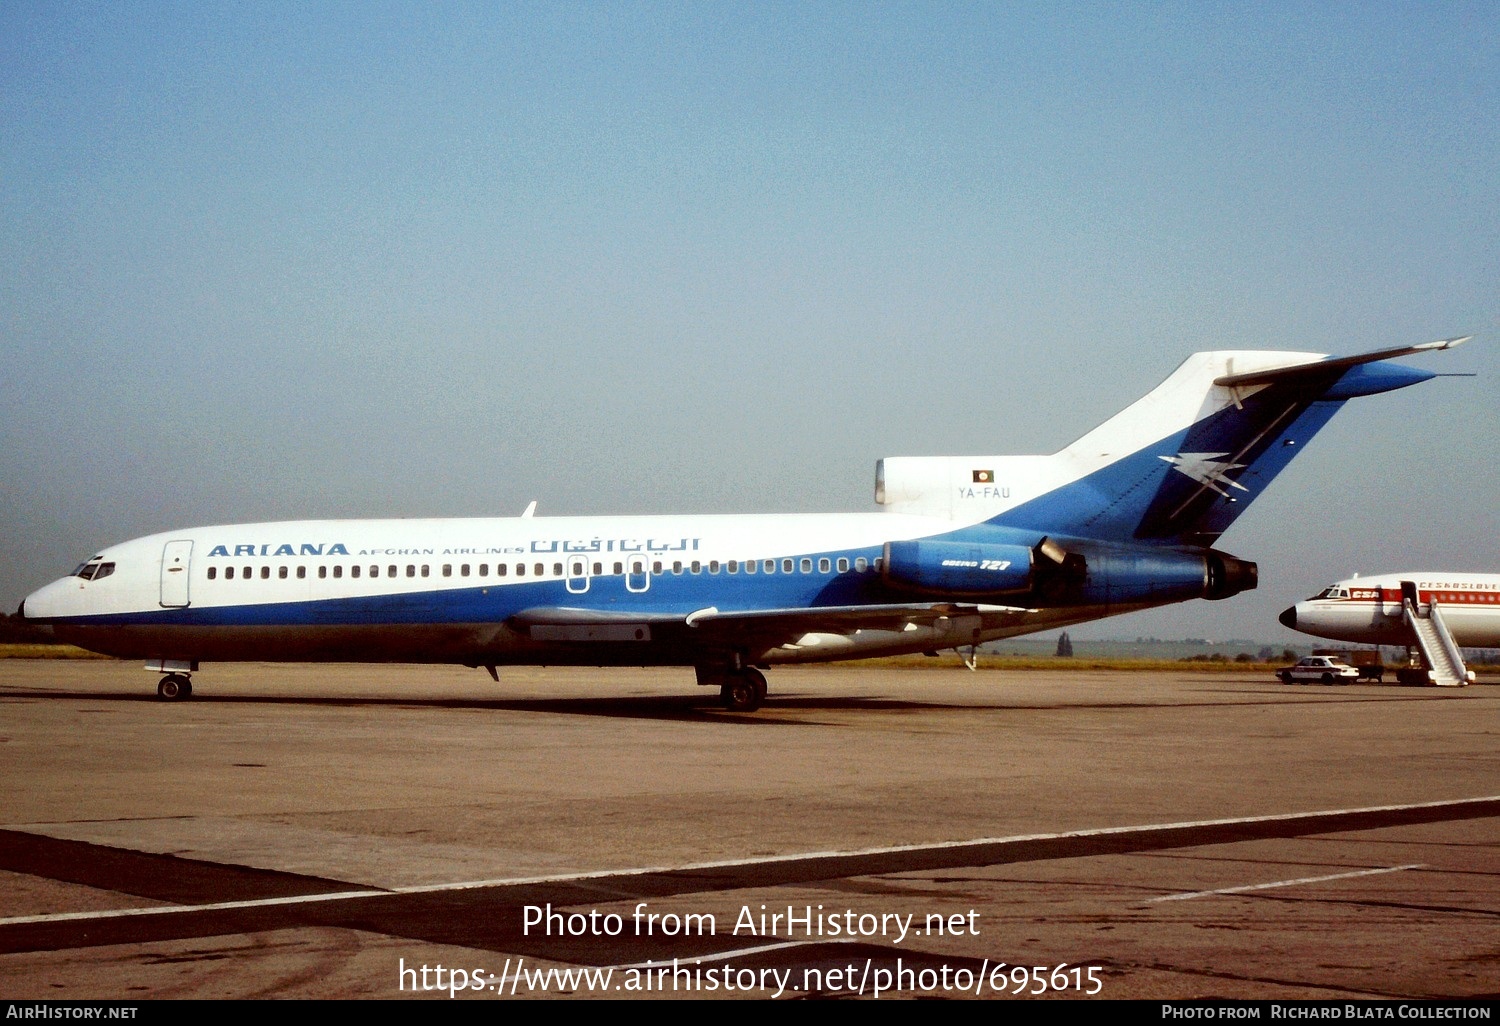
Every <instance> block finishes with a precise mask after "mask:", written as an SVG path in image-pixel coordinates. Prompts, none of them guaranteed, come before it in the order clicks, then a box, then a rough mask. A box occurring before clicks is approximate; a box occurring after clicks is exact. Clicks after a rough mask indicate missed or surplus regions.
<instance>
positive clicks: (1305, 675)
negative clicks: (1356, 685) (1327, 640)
mask: <svg viewBox="0 0 1500 1026" xmlns="http://www.w3.org/2000/svg"><path fill="white" fill-rule="evenodd" d="M1276 676H1278V677H1280V678H1281V683H1283V684H1299V683H1302V682H1304V681H1317V682H1319V683H1321V684H1350V683H1353V682H1354V681H1356V680H1358V679H1359V671H1358V670H1356V669H1355V668H1354V667H1352V666H1350V665H1349V664H1348V663H1341V662H1339V661H1338V660H1337V659H1331V658H1329V657H1328V656H1307V657H1305V658H1302V659H1298V660H1297V665H1296V666H1288V667H1287V668H1286V669H1284V670H1277V671H1276Z"/></svg>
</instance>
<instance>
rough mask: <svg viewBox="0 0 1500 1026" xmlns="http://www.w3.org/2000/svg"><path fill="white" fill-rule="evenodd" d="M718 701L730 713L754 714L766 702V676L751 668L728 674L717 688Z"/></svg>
mask: <svg viewBox="0 0 1500 1026" xmlns="http://www.w3.org/2000/svg"><path fill="white" fill-rule="evenodd" d="M719 700H720V701H722V702H723V703H724V708H726V709H728V710H729V711H730V712H754V711H755V710H757V709H759V708H760V707H761V706H762V705H764V704H765V701H766V675H765V674H763V673H761V672H760V671H759V670H757V669H756V668H755V667H753V666H748V667H746V668H745V669H744V670H742V671H740V672H739V673H733V674H730V676H729V679H728V680H726V681H725V682H724V683H723V684H722V685H720V686H719Z"/></svg>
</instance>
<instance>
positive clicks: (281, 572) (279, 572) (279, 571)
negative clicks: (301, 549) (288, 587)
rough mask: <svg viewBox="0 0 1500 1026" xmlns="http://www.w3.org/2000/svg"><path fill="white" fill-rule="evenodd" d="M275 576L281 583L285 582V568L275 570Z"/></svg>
mask: <svg viewBox="0 0 1500 1026" xmlns="http://www.w3.org/2000/svg"><path fill="white" fill-rule="evenodd" d="M276 576H277V577H279V578H281V579H282V580H283V581H284V580H286V567H284V566H278V567H277V568H276Z"/></svg>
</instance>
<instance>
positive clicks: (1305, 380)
mask: <svg viewBox="0 0 1500 1026" xmlns="http://www.w3.org/2000/svg"><path fill="white" fill-rule="evenodd" d="M1464 341H1467V339H1466V338H1456V339H1443V340H1440V341H1437V342H1428V343H1424V344H1422V345H1416V346H1406V347H1402V348H1399V349H1386V350H1381V351H1379V352H1373V353H1366V354H1363V355H1360V356H1351V357H1340V358H1333V357H1326V356H1323V355H1321V354H1317V353H1288V352H1209V353H1195V354H1193V355H1192V356H1190V357H1188V358H1187V359H1186V360H1185V361H1183V363H1182V364H1181V365H1180V366H1179V367H1178V368H1177V369H1176V370H1175V371H1174V372H1173V373H1172V374H1171V376H1170V377H1168V378H1167V380H1166V381H1164V382H1162V383H1161V384H1160V385H1158V386H1157V387H1156V388H1155V389H1153V390H1152V391H1151V392H1150V393H1149V394H1147V395H1146V396H1145V397H1144V398H1142V399H1140V400H1138V401H1137V402H1135V403H1134V404H1132V405H1131V406H1129V407H1128V408H1126V409H1125V410H1123V411H1121V412H1120V413H1118V414H1116V415H1115V416H1114V417H1112V418H1110V419H1109V420H1108V421H1105V422H1104V423H1103V424H1101V425H1100V426H1099V427H1097V428H1095V429H1094V430H1092V431H1090V432H1089V433H1088V434H1086V435H1084V436H1083V437H1082V438H1080V439H1078V440H1077V441H1076V442H1074V443H1073V444H1072V445H1069V446H1068V447H1067V448H1065V449H1063V450H1062V451H1061V452H1058V453H1054V454H1053V455H1051V456H1007V457H999V456H995V457H970V458H957V459H953V458H949V459H943V460H885V461H882V463H883V474H884V477H883V481H884V496H885V498H884V503H885V504H886V506H887V508H890V509H902V510H903V511H910V512H925V513H939V512H941V513H946V515H948V516H951V517H953V518H954V519H957V520H962V521H967V522H968V523H981V522H986V523H989V524H993V525H995V526H998V527H1011V528H1018V529H1022V530H1033V531H1038V532H1044V533H1049V534H1056V535H1071V536H1074V537H1082V538H1097V539H1102V540H1109V541H1160V542H1163V543H1176V544H1189V545H1212V544H1213V543H1214V542H1215V541H1216V540H1217V539H1218V537H1219V535H1221V534H1223V533H1224V531H1225V530H1226V529H1227V528H1228V527H1229V525H1230V524H1232V523H1233V522H1234V521H1235V519H1236V518H1237V517H1238V516H1239V515H1240V514H1241V513H1243V512H1244V511H1245V509H1246V508H1247V507H1249V505H1250V503H1251V502H1253V501H1254V500H1255V498H1256V496H1258V495H1259V494H1260V493H1261V492H1262V491H1263V490H1264V489H1265V488H1266V486H1268V485H1269V484H1270V483H1271V481H1272V480H1273V479H1274V478H1275V477H1276V475H1277V474H1278V473H1280V472H1281V470H1282V468H1283V467H1285V466H1286V465H1287V464H1288V463H1290V462H1291V460H1292V458H1293V457H1294V456H1295V455H1296V454H1297V453H1298V452H1300V451H1301V449H1302V446H1303V445H1305V444H1306V443H1307V441H1308V440H1309V439H1310V438H1312V436H1313V435H1314V434H1316V433H1317V432H1318V429H1320V428H1321V427H1322V426H1323V425H1324V424H1326V423H1327V422H1328V420H1329V418H1331V417H1332V416H1333V415H1334V414H1335V413H1337V412H1338V409H1339V407H1340V406H1341V405H1343V403H1344V402H1345V401H1346V400H1348V399H1352V398H1355V397H1357V396H1362V395H1373V394H1375V393H1378V392H1387V391H1391V390H1392V389H1397V388H1403V387H1405V386H1407V385H1413V384H1416V383H1417V382H1420V381H1425V380H1427V379H1428V378H1432V377H1435V376H1436V375H1434V374H1432V373H1429V372H1427V371H1421V370H1415V369H1412V368H1410V367H1404V366H1398V365H1389V364H1384V363H1383V362H1382V361H1385V360H1388V359H1391V358H1392V357H1397V356H1405V355H1409V354H1412V353H1417V352H1423V351H1426V350H1432V349H1447V348H1450V347H1452V346H1456V345H1458V344H1460V343H1461V342H1464ZM893 472H894V474H893ZM893 476H895V477H898V478H899V479H900V480H898V481H895V482H893V481H892V477H893ZM939 480H943V481H944V482H945V483H946V485H947V487H946V488H944V489H942V490H941V494H945V495H946V498H947V501H946V503H943V504H935V503H934V501H933V500H934V499H935V498H937V496H938V495H939V494H940V491H939V489H938V488H937V487H936V486H937V484H938V482H939Z"/></svg>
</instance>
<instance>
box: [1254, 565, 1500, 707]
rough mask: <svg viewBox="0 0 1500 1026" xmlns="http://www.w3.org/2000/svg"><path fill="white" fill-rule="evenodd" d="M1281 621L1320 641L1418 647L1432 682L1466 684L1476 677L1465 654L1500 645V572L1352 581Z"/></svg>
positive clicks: (1412, 573) (1330, 589) (1422, 572)
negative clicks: (1465, 651)
mask: <svg viewBox="0 0 1500 1026" xmlns="http://www.w3.org/2000/svg"><path fill="white" fill-rule="evenodd" d="M1279 619H1280V620H1281V622H1282V624H1283V625H1284V626H1286V627H1290V628H1292V629H1293V630H1299V631H1302V632H1303V633H1304V634H1312V635H1315V636H1317V637H1320V638H1332V639H1334V640H1336V641H1354V642H1359V643H1362V644H1366V645H1403V646H1406V647H1407V648H1414V649H1416V650H1417V652H1418V653H1419V654H1420V656H1421V659H1422V665H1423V668H1424V669H1425V670H1426V671H1427V679H1428V681H1429V682H1430V683H1433V684H1440V685H1454V684H1465V683H1468V682H1470V681H1472V680H1473V679H1474V674H1473V672H1472V671H1470V670H1469V669H1468V668H1467V667H1466V666H1465V665H1464V660H1463V653H1462V651H1460V650H1461V649H1463V648H1489V647H1500V574H1464V573H1443V572H1441V571H1430V570H1418V571H1409V572H1407V573H1394V574H1376V575H1374V576H1371V577H1351V578H1349V579H1348V580H1347V581H1339V582H1338V583H1337V584H1331V585H1329V586H1328V587H1327V588H1324V589H1323V590H1322V591H1320V592H1318V594H1316V595H1314V596H1313V597H1312V598H1310V599H1308V600H1306V601H1305V602H1298V603H1297V604H1296V605H1294V606H1292V607H1290V608H1289V609H1287V610H1286V611H1284V612H1283V613H1282V614H1281V616H1280V618H1279Z"/></svg>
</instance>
